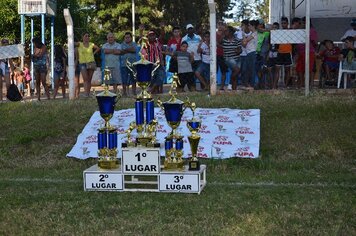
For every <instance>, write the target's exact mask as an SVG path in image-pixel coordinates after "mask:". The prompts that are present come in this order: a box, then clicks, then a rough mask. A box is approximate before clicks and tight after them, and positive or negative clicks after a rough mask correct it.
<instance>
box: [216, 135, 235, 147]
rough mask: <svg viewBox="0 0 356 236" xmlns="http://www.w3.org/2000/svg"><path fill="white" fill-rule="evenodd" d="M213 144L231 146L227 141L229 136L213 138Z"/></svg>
mask: <svg viewBox="0 0 356 236" xmlns="http://www.w3.org/2000/svg"><path fill="white" fill-rule="evenodd" d="M213 144H217V145H232V142H231V141H230V140H229V136H223V135H220V136H217V137H215V139H214V141H213Z"/></svg>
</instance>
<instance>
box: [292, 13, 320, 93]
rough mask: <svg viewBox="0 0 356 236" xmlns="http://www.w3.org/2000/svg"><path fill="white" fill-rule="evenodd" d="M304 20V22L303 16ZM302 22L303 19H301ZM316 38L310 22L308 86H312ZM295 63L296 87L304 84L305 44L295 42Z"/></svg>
mask: <svg viewBox="0 0 356 236" xmlns="http://www.w3.org/2000/svg"><path fill="white" fill-rule="evenodd" d="M303 19H304V22H305V18H303ZM302 22H303V20H302ZM303 25H305V23H302V24H301V26H303ZM317 40H318V35H317V32H316V30H315V29H314V27H313V26H312V24H310V47H309V48H310V53H309V72H310V73H309V74H310V76H309V78H310V87H312V86H313V83H314V80H313V68H314V62H315V51H316V47H317V45H318V43H317ZM296 48H297V65H296V68H295V70H296V72H297V74H298V84H297V86H298V88H300V87H303V86H304V80H305V79H304V78H305V77H304V74H305V44H304V43H303V44H297V46H296Z"/></svg>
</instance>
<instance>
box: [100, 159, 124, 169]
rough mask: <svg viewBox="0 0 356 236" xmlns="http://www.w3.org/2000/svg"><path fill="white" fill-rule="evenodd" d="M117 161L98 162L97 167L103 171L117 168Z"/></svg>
mask: <svg viewBox="0 0 356 236" xmlns="http://www.w3.org/2000/svg"><path fill="white" fill-rule="evenodd" d="M119 166H120V164H119V160H99V161H98V167H99V168H100V169H104V170H112V169H117V168H119Z"/></svg>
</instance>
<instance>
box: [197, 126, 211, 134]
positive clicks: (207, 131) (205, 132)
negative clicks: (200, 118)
mask: <svg viewBox="0 0 356 236" xmlns="http://www.w3.org/2000/svg"><path fill="white" fill-rule="evenodd" d="M199 133H201V134H210V133H211V131H210V130H208V126H207V125H201V126H200V129H199Z"/></svg>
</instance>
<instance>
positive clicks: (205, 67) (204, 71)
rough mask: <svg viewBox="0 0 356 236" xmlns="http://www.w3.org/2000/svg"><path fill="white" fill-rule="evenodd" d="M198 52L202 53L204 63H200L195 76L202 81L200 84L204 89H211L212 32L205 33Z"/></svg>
mask: <svg viewBox="0 0 356 236" xmlns="http://www.w3.org/2000/svg"><path fill="white" fill-rule="evenodd" d="M197 52H198V53H199V54H201V57H202V63H200V65H199V67H198V69H197V70H196V71H195V76H196V77H197V78H198V79H199V81H200V86H201V89H202V90H208V89H209V83H208V82H207V81H209V80H210V32H209V31H207V32H205V33H204V36H203V41H201V42H200V43H199V45H198V50H197Z"/></svg>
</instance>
